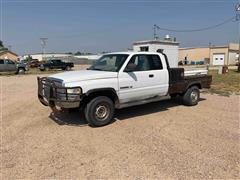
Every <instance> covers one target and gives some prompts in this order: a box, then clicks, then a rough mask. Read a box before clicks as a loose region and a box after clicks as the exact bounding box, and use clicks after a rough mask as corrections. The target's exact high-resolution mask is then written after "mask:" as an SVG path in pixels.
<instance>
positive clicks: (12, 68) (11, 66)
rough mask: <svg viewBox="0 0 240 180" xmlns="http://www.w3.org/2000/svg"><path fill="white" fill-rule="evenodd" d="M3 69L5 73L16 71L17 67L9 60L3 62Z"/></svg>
mask: <svg viewBox="0 0 240 180" xmlns="http://www.w3.org/2000/svg"><path fill="white" fill-rule="evenodd" d="M5 67H6V71H17V65H16V64H15V62H13V61H11V60H9V59H6V60H5Z"/></svg>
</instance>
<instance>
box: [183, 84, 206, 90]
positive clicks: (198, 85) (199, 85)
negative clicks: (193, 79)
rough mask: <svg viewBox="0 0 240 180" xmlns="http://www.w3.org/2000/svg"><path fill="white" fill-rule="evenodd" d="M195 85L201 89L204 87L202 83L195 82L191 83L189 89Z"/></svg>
mask: <svg viewBox="0 0 240 180" xmlns="http://www.w3.org/2000/svg"><path fill="white" fill-rule="evenodd" d="M193 86H197V87H198V88H199V89H202V85H201V83H193V84H191V85H189V86H188V88H187V89H189V88H191V87H193ZM187 89H186V90H187Z"/></svg>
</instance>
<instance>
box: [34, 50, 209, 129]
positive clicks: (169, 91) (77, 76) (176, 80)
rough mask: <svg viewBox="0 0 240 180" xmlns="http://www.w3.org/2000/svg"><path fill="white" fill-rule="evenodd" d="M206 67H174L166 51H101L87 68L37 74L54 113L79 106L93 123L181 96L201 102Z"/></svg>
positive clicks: (206, 83) (40, 91)
mask: <svg viewBox="0 0 240 180" xmlns="http://www.w3.org/2000/svg"><path fill="white" fill-rule="evenodd" d="M211 81H212V76H210V75H207V71H206V70H204V71H199V70H198V71H196V72H195V71H189V72H188V71H186V72H184V69H183V68H170V67H169V63H168V59H167V56H166V55H165V54H162V53H155V52H120V53H109V54H105V55H103V56H102V57H101V58H100V59H99V60H97V61H96V62H95V64H93V65H92V66H91V67H90V68H88V69H87V70H80V71H72V72H65V73H59V74H55V75H51V76H49V77H42V78H40V77H38V98H39V100H40V102H41V103H42V104H43V105H45V106H50V108H51V109H52V110H53V113H57V112H58V111H59V109H61V108H62V109H68V108H69V109H71V108H80V109H83V110H84V114H85V117H86V120H87V121H88V122H89V124H90V125H92V126H104V125H107V124H109V123H110V122H111V121H112V120H113V117H114V110H115V109H120V108H125V107H129V106H135V105H140V104H146V103H150V102H155V101H160V100H163V99H169V98H170V97H175V96H180V97H181V98H182V102H183V104H184V105H187V106H194V105H197V104H198V101H199V97H200V89H202V88H210V84H211Z"/></svg>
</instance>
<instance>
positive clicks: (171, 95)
mask: <svg viewBox="0 0 240 180" xmlns="http://www.w3.org/2000/svg"><path fill="white" fill-rule="evenodd" d="M177 96H178V94H170V97H171V99H176V98H177Z"/></svg>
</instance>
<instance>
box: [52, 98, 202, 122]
mask: <svg viewBox="0 0 240 180" xmlns="http://www.w3.org/2000/svg"><path fill="white" fill-rule="evenodd" d="M204 100H206V99H204V98H200V99H199V101H204ZM175 106H182V104H181V100H180V99H179V98H176V99H172V100H164V101H159V102H154V103H149V104H144V105H139V106H133V107H128V108H124V109H119V110H116V111H115V118H114V121H113V123H114V122H115V121H117V120H120V121H122V120H128V119H129V118H133V117H138V116H144V115H148V114H152V113H157V112H161V111H167V110H169V109H171V108H172V107H175ZM49 118H50V119H52V120H53V121H54V122H56V123H57V124H59V125H69V126H88V122H87V121H86V120H85V117H84V114H83V112H81V111H79V110H72V111H71V112H60V113H57V114H53V113H51V114H50V115H49Z"/></svg>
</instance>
